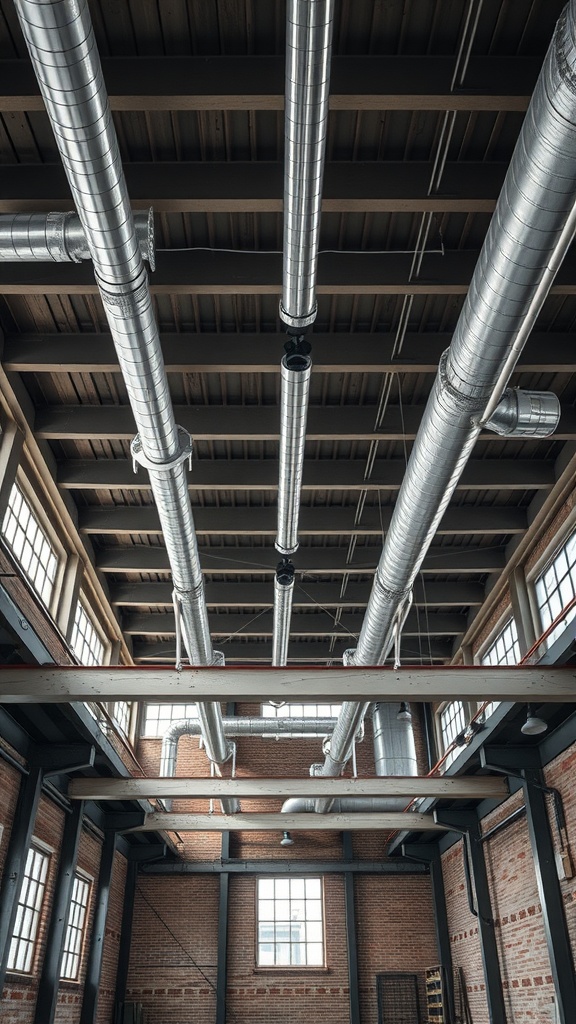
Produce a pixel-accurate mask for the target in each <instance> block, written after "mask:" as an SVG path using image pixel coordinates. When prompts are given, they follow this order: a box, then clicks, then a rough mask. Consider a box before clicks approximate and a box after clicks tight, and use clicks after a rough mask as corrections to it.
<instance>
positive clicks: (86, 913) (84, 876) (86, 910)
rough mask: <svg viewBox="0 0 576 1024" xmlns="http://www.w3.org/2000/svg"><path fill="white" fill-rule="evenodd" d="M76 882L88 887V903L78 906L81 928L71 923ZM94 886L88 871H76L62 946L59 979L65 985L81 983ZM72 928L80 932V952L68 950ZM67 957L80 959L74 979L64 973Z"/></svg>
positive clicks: (78, 869) (80, 869) (77, 869)
mask: <svg viewBox="0 0 576 1024" xmlns="http://www.w3.org/2000/svg"><path fill="white" fill-rule="evenodd" d="M76 880H79V881H81V882H83V883H84V884H85V885H86V887H87V888H86V903H85V904H84V905H81V904H76V905H77V906H82V910H83V916H82V919H81V924H80V927H78V926H77V925H72V924H71V922H70V917H71V914H72V907H73V900H74V883H75V882H76ZM93 886H94V879H93V878H92V876H91V875H89V874H88V873H87V872H86V871H83V870H82V868H76V870H75V871H74V878H73V885H72V892H71V894H70V905H69V908H68V915H67V917H66V928H65V931H64V940H63V945H62V963H61V965H60V977H59V980H60V982H64V983H65V984H69V985H78V984H80V983H81V974H82V962H83V958H84V952H85V948H86V942H87V938H88V923H89V920H90V903H91V899H92V890H93ZM72 928H75V930H76V932H80V946H79V949H78V951H75V950H73V949H67V948H66V944H67V941H68V933H69V930H70V929H72ZM67 957H77V958H78V970H77V973H76V975H75V976H74V977H70V976H69V975H66V974H64V973H63V972H64V964H65V963H66V958H67Z"/></svg>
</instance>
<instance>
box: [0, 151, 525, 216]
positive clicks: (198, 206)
mask: <svg viewBox="0 0 576 1024" xmlns="http://www.w3.org/2000/svg"><path fill="white" fill-rule="evenodd" d="M124 170H125V174H126V181H127V185H128V194H129V196H130V201H131V203H132V206H133V207H135V208H137V209H140V208H143V209H147V208H148V207H150V206H151V207H153V209H154V211H155V212H156V213H281V212H282V205H283V200H282V191H283V175H284V166H283V164H282V163H281V162H280V161H267V160H261V161H255V160H253V161H243V160H233V161H228V162H223V161H203V162H199V161H195V162H186V161H182V163H173V162H170V161H162V162H161V163H136V164H130V163H128V164H126V165H125V168H124ZM505 173H506V164H505V163H474V162H473V161H469V162H467V163H466V165H465V167H463V166H462V164H459V163H457V162H455V161H448V162H447V163H446V164H445V165H444V170H443V174H442V185H441V189H440V190H439V191H435V192H434V193H433V194H432V195H430V194H429V187H428V186H429V183H430V180H431V178H432V175H433V165H432V164H431V163H427V162H426V161H418V162H403V161H393V160H388V161H386V173H385V174H383V173H382V163H381V162H380V161H378V160H372V161H355V162H348V161H345V160H339V161H337V162H328V163H327V164H326V167H325V169H324V182H323V198H322V210H323V212H324V213H355V212H363V213H420V212H421V213H424V212H431V213H432V212H434V213H491V212H492V211H493V209H494V206H495V204H496V199H497V198H498V193H499V192H500V189H501V187H502V183H503V181H504V175H505ZM68 208H70V190H69V188H68V185H67V182H66V176H65V174H64V171H63V169H62V166H61V165H59V164H13V165H12V166H10V165H4V166H3V168H2V195H1V196H0V213H20V212H24V211H33V212H42V211H46V212H48V211H51V210H64V209H68Z"/></svg>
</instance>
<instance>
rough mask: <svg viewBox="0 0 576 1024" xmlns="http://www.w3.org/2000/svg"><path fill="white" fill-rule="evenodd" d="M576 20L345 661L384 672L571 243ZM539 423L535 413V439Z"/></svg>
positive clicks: (548, 77) (535, 110) (433, 400)
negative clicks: (462, 481)
mask: <svg viewBox="0 0 576 1024" xmlns="http://www.w3.org/2000/svg"><path fill="white" fill-rule="evenodd" d="M575 22H576V2H575V0H571V3H570V4H568V6H567V7H566V8H565V10H564V12H563V14H562V17H561V18H560V20H559V22H558V25H557V26H556V31H555V34H554V37H553V39H552V43H551V45H550V48H549V51H548V54H547V57H546V60H545V63H544V67H543V69H542V72H541V74H540V76H539V79H538V82H537V85H536V89H535V92H534V96H533V98H532V101H531V103H530V107H529V109H528V112H527V115H526V118H525V121H524V124H523V127H522V131H521V133H520V137H519V140H518V143H517V145H516V148H515V151H514V155H513V157H512V162H511V165H510V168H509V170H508V173H507V175H506V179H505V182H504V186H503V189H502V193H501V195H500V198H499V200H498V203H497V207H496V211H495V213H494V216H493V219H492V222H491V225H490V229H489V231H488V235H487V237H486V241H485V243H484V245H483V248H482V251H481V254H480V257H479V260H478V264H477V266H476V269H475V272H474V276H473V278H472V283H471V286H470V289H469V292H468V296H467V298H466V302H465V304H464V307H463V310H462V313H461V315H460V317H459V320H458V324H457V326H456V330H455V333H454V338H453V341H452V344H451V346H450V348H449V349H448V351H447V352H446V353H445V354H444V356H443V357H442V359H441V362H440V367H439V371H438V375H437V377H436V380H435V383H434V386H433V389H432V393H431V395H430V398H429V400H428V403H427V406H426V410H425V413H424V417H423V420H422V424H421V426H420V429H419V431H418V435H417V438H416V441H415V444H414V448H413V451H412V455H411V458H410V462H409V464H408V468H407V472H406V476H405V479H404V482H403V484H402V487H401V489H400V492H399V495H398V498H397V501H396V506H395V509H394V514H393V516H392V521H391V524H390V529H389V531H388V535H387V537H386V543H385V545H384V549H383V551H382V555H381V558H380V562H379V565H378V568H377V571H376V575H375V579H374V583H373V588H372V592H371V595H370V600H369V604H368V608H367V611H366V615H365V618H364V622H363V625H362V630H361V633H360V638H359V641H358V646H357V648H356V650H354V651H350V652H349V654H348V658H347V659H346V660H347V663H348V664H352V665H379V664H381V663H382V662H383V660H384V658H385V657H386V655H387V654H388V652H389V650H390V648H391V646H392V642H393V633H394V627H395V622H396V620H397V616H398V613H399V609H400V607H401V605H402V604H403V602H404V601H405V599H406V597H407V595H408V594H409V593H410V591H411V588H412V585H413V583H414V579H415V577H416V575H417V573H418V571H419V569H420V566H421V564H422V561H423V558H424V556H425V554H426V551H427V550H428V547H429V545H430V542H431V540H432V538H433V536H434V534H435V532H436V529H437V527H438V524H439V522H440V520H441V518H442V516H443V514H444V512H445V510H446V506H447V505H448V502H449V501H450V498H451V497H452V493H453V491H454V488H455V486H456V483H457V481H458V479H459V477H460V475H461V473H462V470H463V468H464V466H465V464H466V462H467V460H468V458H469V456H470V453H471V451H472V449H473V447H474V444H475V441H476V439H477V437H478V433H479V429H480V426H479V424H480V423H482V421H483V414H484V412H485V410H486V408H487V406H488V405H489V403H490V401H491V399H492V400H494V391H495V390H498V389H499V394H498V395H497V398H498V399H500V397H501V395H502V391H503V389H504V387H505V385H506V383H507V379H504V380H502V374H503V371H506V372H507V374H508V376H509V374H510V373H511V372H512V370H513V368H514V366H513V365H510V360H509V357H510V354H511V353H513V354H514V355H515V356H516V357H517V355H519V354H520V351H521V347H522V344H521V343H522V342H523V340H525V337H527V336H528V333H529V331H530V329H531V327H532V325H533V323H534V320H535V318H536V316H537V313H538V311H539V309H540V308H541V305H542V303H543V301H544V299H545V297H546V294H547V292H548V290H549V288H550V285H551V284H552V280H553V276H554V273H555V272H556V270H557V268H558V266H559V264H560V262H561V259H562V257H563V255H564V254H565V252H566V250H567V248H568V246H569V244H570V242H571V240H572V237H573V230H574V223H575V219H576V218H575V216H574V206H575V200H576V71H575V68H576V25H575ZM524 336H525V337H524ZM492 404H493V401H492ZM497 404H498V403H497ZM540 422H541V417H538V416H536V422H535V432H538V425H539V423H540ZM549 426H550V424H549ZM355 708H356V711H354V709H355ZM365 710H366V706H365V705H360V706H358V705H354V704H351V703H350V702H346V703H345V704H344V705H343V708H342V715H341V721H342V727H341V726H340V720H339V722H338V724H337V726H336V728H335V730H334V735H333V738H332V743H331V752H330V757H331V762H332V763H330V762H329V760H328V759H327V760H326V764H325V766H324V767H325V771H324V774H332V773H333V772H332V768H333V767H334V768H336V767H337V766H340V768H339V770H341V766H342V763H343V762H344V763H345V760H346V757H347V756H348V747H349V743H350V734H349V731H348V730H347V729H346V728H345V727H344V726H345V723H346V722H350V721H353V723H354V726H355V727H356V725H357V724H358V723H359V722H360V721H361V720H362V717H363V714H364V713H365ZM352 735H353V733H352Z"/></svg>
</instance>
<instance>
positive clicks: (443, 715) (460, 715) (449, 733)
mask: <svg viewBox="0 0 576 1024" xmlns="http://www.w3.org/2000/svg"><path fill="white" fill-rule="evenodd" d="M468 719H469V714H468V707H467V705H465V704H463V703H462V701H461V700H451V701H450V702H449V703H448V704H446V705H445V706H444V707H443V708H442V710H441V712H440V734H441V739H442V750H448V747H449V746H450V745H451V744H452V743H453V742H454V740H455V739H456V737H457V736H459V735H460V733H461V732H463V731H464V729H465V728H466V726H467V725H468ZM457 753H458V752H457V749H455V750H453V751H452V752H451V753H450V754H448V757H447V758H446V760H445V761H444V767H445V768H447V767H448V765H450V764H452V761H454V759H455V758H456V757H457Z"/></svg>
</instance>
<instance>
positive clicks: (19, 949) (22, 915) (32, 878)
mask: <svg viewBox="0 0 576 1024" xmlns="http://www.w3.org/2000/svg"><path fill="white" fill-rule="evenodd" d="M49 863H50V856H49V854H47V853H45V852H44V850H40V849H39V848H38V847H37V846H31V847H30V849H29V850H28V856H27V858H26V867H25V869H24V880H23V882H22V891H21V893H20V899H19V900H18V909H17V911H16V921H15V924H14V931H13V933H12V941H11V943H10V952H9V954H8V970H9V971H22V973H24V974H30V973H31V972H32V969H33V967H34V947H35V945H36V938H37V935H38V926H39V924H40V912H41V910H42V901H43V899H44V892H45V889H46V877H47V875H48V865H49Z"/></svg>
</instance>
